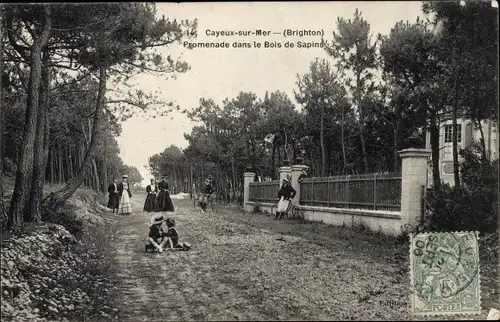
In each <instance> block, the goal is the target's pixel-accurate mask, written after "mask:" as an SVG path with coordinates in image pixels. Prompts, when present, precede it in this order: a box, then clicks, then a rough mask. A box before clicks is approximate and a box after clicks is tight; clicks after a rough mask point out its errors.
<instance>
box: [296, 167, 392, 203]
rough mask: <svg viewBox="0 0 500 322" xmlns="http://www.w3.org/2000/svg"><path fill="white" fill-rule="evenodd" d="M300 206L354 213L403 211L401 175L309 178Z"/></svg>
mask: <svg viewBox="0 0 500 322" xmlns="http://www.w3.org/2000/svg"><path fill="white" fill-rule="evenodd" d="M300 204H301V205H310V206H323V207H338V208H350V209H373V210H390V211H400V210H401V173H400V172H399V173H372V174H363V175H350V176H347V175H346V176H335V177H326V178H307V179H304V180H303V181H302V183H301V185H300Z"/></svg>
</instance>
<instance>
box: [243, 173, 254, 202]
mask: <svg viewBox="0 0 500 322" xmlns="http://www.w3.org/2000/svg"><path fill="white" fill-rule="evenodd" d="M254 179H255V173H253V172H245V173H243V210H244V211H252V209H250V210H248V208H251V207H248V206H247V203H248V201H249V200H250V182H253V181H254Z"/></svg>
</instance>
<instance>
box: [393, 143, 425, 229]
mask: <svg viewBox="0 0 500 322" xmlns="http://www.w3.org/2000/svg"><path fill="white" fill-rule="evenodd" d="M399 155H400V157H401V160H402V166H401V220H402V223H401V225H402V226H403V228H404V226H405V224H408V226H409V231H413V230H414V229H415V228H416V227H417V226H418V225H419V221H420V217H421V213H422V210H423V209H421V208H422V201H421V189H422V188H421V187H422V186H425V187H427V162H428V159H429V157H430V155H431V151H429V150H425V149H405V150H402V151H399Z"/></svg>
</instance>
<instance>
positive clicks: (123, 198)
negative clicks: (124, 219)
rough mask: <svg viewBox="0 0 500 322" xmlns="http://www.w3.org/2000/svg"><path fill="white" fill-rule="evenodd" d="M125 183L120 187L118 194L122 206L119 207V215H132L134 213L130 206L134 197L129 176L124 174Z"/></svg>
mask: <svg viewBox="0 0 500 322" xmlns="http://www.w3.org/2000/svg"><path fill="white" fill-rule="evenodd" d="M122 178H123V181H122V182H120V184H119V185H118V193H119V195H120V205H119V207H118V214H119V215H130V214H131V213H132V205H131V204H130V198H131V197H132V192H130V184H129V183H128V175H126V174H124V175H123V176H122Z"/></svg>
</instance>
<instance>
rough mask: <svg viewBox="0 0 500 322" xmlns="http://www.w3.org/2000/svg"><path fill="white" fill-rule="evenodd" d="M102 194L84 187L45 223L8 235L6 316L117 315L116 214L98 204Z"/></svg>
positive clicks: (3, 248)
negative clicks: (113, 250)
mask: <svg viewBox="0 0 500 322" xmlns="http://www.w3.org/2000/svg"><path fill="white" fill-rule="evenodd" d="M57 188H58V187H49V188H48V189H46V192H50V191H52V190H57ZM100 198H101V196H100V195H99V194H96V193H95V192H92V191H89V190H84V189H81V190H78V191H77V192H76V193H75V195H74V196H73V197H72V198H71V199H70V200H69V201H68V203H67V205H66V206H65V207H63V209H61V211H60V212H58V213H55V214H49V215H48V216H46V218H45V220H46V223H45V224H43V225H38V226H26V227H25V229H24V231H23V232H22V233H19V234H16V235H7V237H6V238H4V239H3V240H2V245H1V255H2V256H1V267H2V272H1V273H2V282H1V283H2V294H1V300H2V304H1V309H2V321H4V320H5V321H26V320H30V321H46V320H50V321H54V320H55V321H64V320H71V321H82V320H83V321H95V320H99V319H104V320H110V319H112V318H113V316H114V315H116V313H117V312H116V311H117V309H114V307H113V305H112V303H111V298H112V293H113V280H112V278H113V276H114V271H113V262H112V261H113V259H112V257H111V256H109V253H110V248H109V247H110V245H111V243H110V236H109V231H111V229H112V225H113V220H112V218H110V215H109V214H108V213H106V212H104V209H103V208H102V207H101V206H99V205H98V203H99V201H100Z"/></svg>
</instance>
